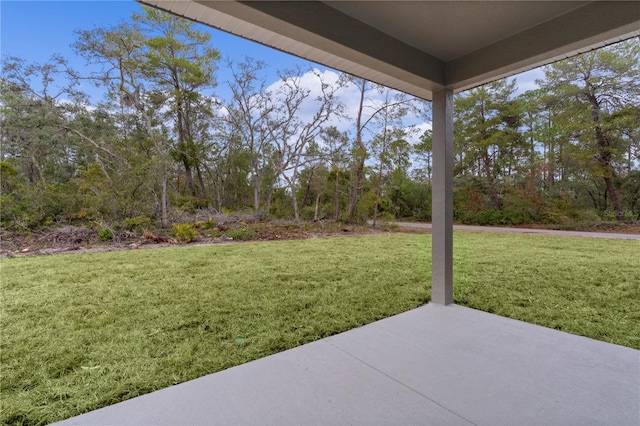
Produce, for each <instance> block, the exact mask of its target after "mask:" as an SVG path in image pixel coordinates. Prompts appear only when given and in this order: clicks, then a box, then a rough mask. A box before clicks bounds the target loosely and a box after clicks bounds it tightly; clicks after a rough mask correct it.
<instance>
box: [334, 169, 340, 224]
mask: <svg viewBox="0 0 640 426" xmlns="http://www.w3.org/2000/svg"><path fill="white" fill-rule="evenodd" d="M339 182H340V170H336V187H335V190H334V191H333V217H334V219H335V220H336V221H337V220H338V219H339V218H340V184H339Z"/></svg>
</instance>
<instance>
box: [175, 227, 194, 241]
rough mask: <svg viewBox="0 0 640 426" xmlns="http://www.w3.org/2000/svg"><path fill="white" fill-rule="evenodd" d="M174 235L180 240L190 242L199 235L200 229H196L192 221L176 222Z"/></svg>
mask: <svg viewBox="0 0 640 426" xmlns="http://www.w3.org/2000/svg"><path fill="white" fill-rule="evenodd" d="M173 236H174V237H176V238H177V239H179V240H180V241H184V242H185V243H190V242H191V241H193V239H194V238H195V237H197V236H198V231H196V229H195V228H194V227H193V225H192V224H190V223H174V224H173Z"/></svg>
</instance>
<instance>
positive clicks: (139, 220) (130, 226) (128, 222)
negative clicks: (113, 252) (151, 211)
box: [122, 216, 151, 232]
mask: <svg viewBox="0 0 640 426" xmlns="http://www.w3.org/2000/svg"><path fill="white" fill-rule="evenodd" d="M122 227H123V228H124V229H126V230H127V231H131V232H142V231H143V230H145V229H147V228H150V227H151V219H150V218H148V217H147V216H136V217H128V218H126V219H125V220H124V221H123V222H122Z"/></svg>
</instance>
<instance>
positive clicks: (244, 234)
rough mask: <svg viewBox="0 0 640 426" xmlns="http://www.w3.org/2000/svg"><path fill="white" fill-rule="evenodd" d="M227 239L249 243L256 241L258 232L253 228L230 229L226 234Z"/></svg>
mask: <svg viewBox="0 0 640 426" xmlns="http://www.w3.org/2000/svg"><path fill="white" fill-rule="evenodd" d="M226 234H227V237H229V238H231V239H232V240H241V241H248V240H254V239H255V238H256V236H257V234H256V231H255V230H254V229H252V228H242V229H230V230H228V231H227V232H226Z"/></svg>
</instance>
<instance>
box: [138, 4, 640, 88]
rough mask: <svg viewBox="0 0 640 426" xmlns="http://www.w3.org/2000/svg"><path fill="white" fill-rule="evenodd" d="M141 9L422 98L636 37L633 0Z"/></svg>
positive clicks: (639, 30)
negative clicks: (177, 17) (168, 14)
mask: <svg viewBox="0 0 640 426" xmlns="http://www.w3.org/2000/svg"><path fill="white" fill-rule="evenodd" d="M142 3H145V4H148V5H151V6H155V7H158V8H160V9H164V10H167V11H169V12H172V13H175V14H177V15H180V16H184V17H186V18H189V19H192V20H194V21H197V22H201V23H203V24H206V25H210V26H212V27H215V28H218V29H221V30H223V31H226V32H229V33H232V34H236V35H238V36H241V37H244V38H247V39H250V40H254V41H256V42H258V43H261V44H264V45H267V46H271V47H274V48H276V49H279V50H282V51H285V52H288V53H291V54H294V55H296V56H299V57H302V58H305V59H308V60H310V61H313V62H317V63H320V64H323V65H326V66H329V67H331V68H335V69H337V70H341V71H344V72H347V73H350V74H353V75H356V76H359V77H363V78H366V79H368V80H371V81H374V82H376V83H380V84H383V85H386V86H389V87H392V88H395V89H398V90H400V91H403V92H406V93H409V94H412V95H414V96H417V97H420V98H423V99H431V97H432V93H433V91H436V90H440V89H442V88H445V87H446V88H450V89H453V90H454V91H455V92H460V91H463V90H466V89H469V88H472V87H475V86H478V85H481V84H484V83H487V82H489V81H493V80H496V79H499V78H502V77H506V76H509V75H513V74H517V73H519V72H522V71H526V70H529V69H532V68H535V67H538V66H540V65H544V64H548V63H551V62H553V61H556V60H559V59H563V58H566V57H569V56H573V55H575V54H578V53H581V52H585V51H588V50H591V49H594V48H597V47H601V46H605V45H607V44H611V43H614V42H617V41H620V40H624V39H627V38H631V37H634V36H640V2H638V1H207V0H142Z"/></svg>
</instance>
